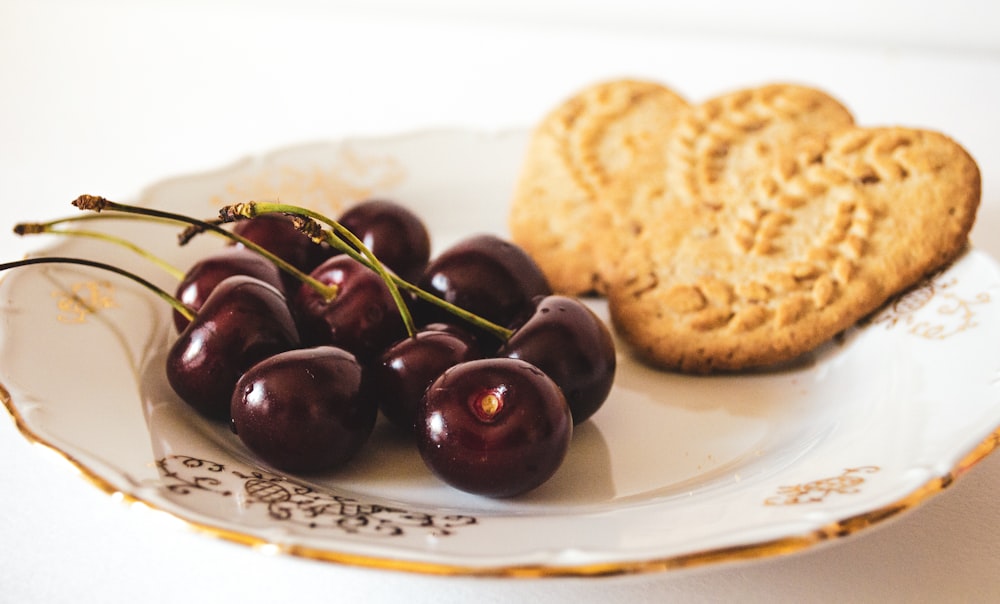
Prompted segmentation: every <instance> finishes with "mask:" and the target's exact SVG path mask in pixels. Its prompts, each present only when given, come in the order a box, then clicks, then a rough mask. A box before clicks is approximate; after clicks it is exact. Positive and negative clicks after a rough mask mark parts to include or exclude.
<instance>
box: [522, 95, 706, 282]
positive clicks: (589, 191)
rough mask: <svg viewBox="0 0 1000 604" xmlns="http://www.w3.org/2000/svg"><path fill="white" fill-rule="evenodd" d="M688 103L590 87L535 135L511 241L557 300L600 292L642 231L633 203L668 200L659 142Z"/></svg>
mask: <svg viewBox="0 0 1000 604" xmlns="http://www.w3.org/2000/svg"><path fill="white" fill-rule="evenodd" d="M686 107H687V102H686V101H685V100H684V99H682V98H681V97H680V96H679V95H677V94H676V93H674V92H673V91H671V90H669V89H668V88H665V87H664V86H661V85H659V84H655V83H651V82H641V81H633V80H621V81H614V82H607V83H602V84H598V85H595V86H591V87H589V88H587V89H585V90H583V91H581V92H580V93H579V94H577V95H575V96H573V97H572V98H570V99H569V100H567V101H566V102H565V103H563V104H562V105H560V106H559V107H558V108H556V110H555V111H553V112H552V113H550V114H549V115H548V116H546V118H545V119H544V120H543V121H542V122H541V124H540V125H539V126H538V128H537V129H536V130H535V132H534V134H533V136H532V139H531V142H530V145H529V148H528V150H527V154H526V158H525V163H524V169H523V172H522V176H521V179H520V181H519V183H518V186H517V191H516V192H515V196H514V201H513V205H512V209H511V214H510V230H511V236H512V238H513V240H514V241H515V242H516V243H518V244H519V245H520V246H522V247H523V248H525V249H526V250H527V251H528V252H529V253H530V254H531V255H532V256H533V257H534V258H535V260H536V261H537V262H538V263H539V265H540V266H541V267H542V269H543V270H544V271H545V273H546V276H547V277H548V279H549V281H550V283H551V284H552V286H553V288H554V289H555V290H556V291H559V292H561V293H567V294H581V293H590V292H600V293H603V292H604V291H606V289H607V286H606V284H607V282H608V281H609V279H610V275H611V274H612V272H613V271H614V267H615V265H616V260H617V258H618V257H619V255H620V254H619V250H620V249H621V246H623V245H626V244H627V240H628V239H630V238H631V237H632V235H633V233H634V232H635V231H636V230H637V229H638V228H639V226H640V225H639V224H637V223H636V222H635V220H634V219H632V217H631V216H632V214H631V211H630V207H631V205H632V202H633V198H634V197H635V196H640V197H642V196H653V197H655V196H659V195H661V194H662V191H663V178H662V172H663V169H662V161H663V154H662V153H661V152H660V147H661V145H662V141H663V140H664V139H665V137H666V135H667V132H668V131H669V130H670V128H671V125H672V122H673V117H674V115H675V114H676V113H677V112H678V111H680V110H681V109H683V108H686Z"/></svg>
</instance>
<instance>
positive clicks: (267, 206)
mask: <svg viewBox="0 0 1000 604" xmlns="http://www.w3.org/2000/svg"><path fill="white" fill-rule="evenodd" d="M230 208H232V209H233V210H236V209H238V208H246V213H245V214H244V213H242V212H235V213H232V212H230V211H228V210H229V209H230ZM260 214H295V215H298V216H305V217H307V218H311V219H313V220H318V221H319V222H323V223H325V224H327V225H329V226H330V227H331V228H332V229H333V231H334V232H333V233H328V234H327V235H326V242H327V243H329V244H330V245H332V246H334V247H336V248H337V249H340V250H341V251H344V252H345V253H350V252H348V250H351V251H354V253H355V254H357V250H360V252H361V255H362V256H363V257H364V258H365V260H366V261H365V262H363V264H364V265H365V266H367V267H368V268H370V269H372V270H374V271H375V272H376V273H378V275H379V277H381V278H382V280H383V281H384V282H385V284H386V287H388V289H389V294H390V295H391V296H392V299H393V301H394V302H395V303H396V308H398V309H399V315H400V317H402V319H403V325H404V326H406V333H407V335H409V336H412V335H413V334H415V333H416V332H417V328H416V325H415V324H414V322H413V315H412V314H411V313H410V309H409V308H408V307H407V306H406V300H404V299H403V295H402V294H401V293H399V285H398V284H397V283H396V282H395V280H394V279H393V278H392V277H393V275H392V274H391V273H390V272H389V271H388V270H386V268H385V265H384V264H382V262H381V261H379V259H378V258H376V257H375V254H373V253H372V251H371V250H370V249H368V247H367V246H366V245H365V244H364V243H362V241H361V240H360V239H358V238H357V236H356V235H355V234H354V233H352V232H350V231H349V230H347V228H346V227H344V226H343V225H342V224H340V223H339V222H337V221H335V220H331V219H330V218H327V217H326V216H324V215H322V214H320V213H319V212H314V211H312V210H309V209H307V208H302V207H299V206H292V205H288V204H283V203H269V202H255V201H252V202H249V203H246V204H235V205H234V206H227V207H226V208H223V209H222V210H220V212H219V216H220V217H221V218H222V220H223V221H226V219H227V218H229V217H235V216H241V217H244V218H253V217H254V216H259V215H260ZM338 234H339V235H340V237H337V235H338ZM345 241H346V243H345ZM352 246H353V248H354V249H352ZM352 257H354V258H355V259H358V258H357V257H356V256H355V255H354V254H352Z"/></svg>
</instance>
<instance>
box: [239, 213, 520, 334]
mask: <svg viewBox="0 0 1000 604" xmlns="http://www.w3.org/2000/svg"><path fill="white" fill-rule="evenodd" d="M267 213H282V214H291V215H294V216H298V217H300V221H299V222H297V224H296V226H297V227H298V228H299V230H301V231H303V232H304V233H306V234H307V235H309V236H310V237H311V238H312V239H313V241H317V242H326V243H329V244H330V245H332V246H333V247H336V248H337V249H339V250H341V251H342V252H344V253H345V254H347V255H348V256H350V257H351V258H353V259H354V260H357V261H358V262H360V263H361V264H363V265H365V266H367V267H368V268H370V269H372V270H375V271H376V272H378V270H377V268H376V266H382V263H381V262H379V261H378V259H377V258H375V256H374V255H373V254H371V250H368V248H366V247H365V246H364V244H363V243H361V241H359V240H358V238H357V236H355V235H354V234H353V233H351V232H350V231H349V230H348V229H347V228H346V227H345V226H343V225H342V224H340V223H339V222H337V221H335V220H332V219H330V218H328V217H326V216H324V215H322V214H319V213H318V212H314V211H313V210H310V209H308V208H303V207H299V206H294V205H288V204H279V203H269V202H259V201H249V202H246V203H237V204H233V205H230V206H226V207H224V208H222V209H221V210H220V211H219V216H220V217H221V218H222V220H223V222H230V221H233V220H238V219H240V218H253V217H254V216H259V215H260V214H267ZM316 221H319V222H322V223H325V224H327V225H329V226H330V227H331V228H333V229H334V231H335V232H336V233H340V234H343V239H342V238H340V237H337V235H336V234H335V233H334V232H330V231H326V230H324V229H322V228H320V227H319V225H318V224H316ZM344 239H347V240H348V241H350V245H349V244H348V243H347V242H345V241H344ZM352 245H355V246H357V249H355V248H354V247H352ZM358 250H364V251H367V252H368V255H370V256H371V259H369V258H368V257H367V256H366V255H365V254H363V253H361V252H359V251H358ZM380 274H383V273H380ZM384 275H385V276H383V279H387V284H388V285H389V289H390V291H393V290H394V289H396V288H399V289H403V290H406V291H407V292H410V293H412V294H414V295H416V296H417V297H418V298H420V299H422V300H424V301H426V302H430V303H431V304H434V305H436V306H438V307H440V308H443V309H444V310H446V311H448V312H450V313H451V314H453V315H455V316H456V317H459V318H460V319H462V320H464V321H466V322H468V323H470V324H472V325H474V326H476V327H478V328H480V329H482V330H484V331H487V332H489V333H491V334H493V335H495V336H497V337H498V338H500V339H501V340H503V341H507V340H509V339H510V337H511V336H512V335H513V334H514V332H513V330H510V329H507V328H506V327H503V326H501V325H497V324H496V323H493V322H492V321H489V320H487V319H484V318H483V317H480V316H479V315H477V314H474V313H471V312H469V311H467V310H465V309H464V308H461V307H459V306H456V305H454V304H452V303H451V302H448V301H447V300H443V299H441V298H439V297H437V296H435V295H434V294H432V293H429V292H427V291H424V290H423V289H420V288H419V287H417V286H416V285H413V284H412V283H410V282H408V281H406V280H404V279H402V278H400V277H399V276H398V275H395V274H393V273H390V272H388V271H384ZM393 286H395V287H393ZM397 305H399V306H400V314H402V315H403V317H404V321H405V320H406V319H407V318H408V317H410V312H409V309H408V308H407V307H406V306H405V304H403V303H402V301H401V300H399V301H397ZM410 320H411V321H412V318H411V319H410ZM411 335H412V332H411Z"/></svg>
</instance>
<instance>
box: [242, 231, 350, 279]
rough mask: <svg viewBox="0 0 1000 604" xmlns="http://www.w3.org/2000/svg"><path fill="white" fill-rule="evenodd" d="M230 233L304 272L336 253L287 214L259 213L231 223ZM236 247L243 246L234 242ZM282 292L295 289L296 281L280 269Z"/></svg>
mask: <svg viewBox="0 0 1000 604" xmlns="http://www.w3.org/2000/svg"><path fill="white" fill-rule="evenodd" d="M233 232H234V233H236V234H237V235H240V236H242V237H244V238H246V239H249V240H250V241H252V242H253V243H256V244H257V245H259V246H261V247H262V248H264V249H266V250H267V251H269V252H271V253H272V254H274V255H275V256H277V257H279V258H281V259H282V260H284V261H285V262H287V263H289V264H291V265H292V266H294V267H295V268H297V269H299V270H300V271H302V272H304V273H310V272H312V270H313V269H315V268H316V267H317V266H319V265H320V264H321V263H322V262H323V261H324V260H326V259H327V258H329V257H331V256H333V255H335V254H337V253H338V252H337V251H336V250H334V249H333V248H331V247H330V246H329V245H326V244H319V243H315V242H314V241H313V240H312V239H310V238H309V237H308V236H307V235H306V234H305V233H303V232H302V231H300V230H299V229H298V228H297V227H296V226H295V224H294V222H293V218H292V217H291V216H289V215H287V214H261V215H260V216H255V217H254V218H250V219H247V220H240V221H238V222H236V223H235V224H234V225H233ZM234 245H235V247H238V248H240V247H243V244H242V243H235V244H234ZM281 277H282V279H283V281H284V283H285V291H287V292H293V291H295V290H296V289H298V286H299V281H298V279H296V278H295V277H294V276H293V275H291V274H289V273H286V272H285V271H281Z"/></svg>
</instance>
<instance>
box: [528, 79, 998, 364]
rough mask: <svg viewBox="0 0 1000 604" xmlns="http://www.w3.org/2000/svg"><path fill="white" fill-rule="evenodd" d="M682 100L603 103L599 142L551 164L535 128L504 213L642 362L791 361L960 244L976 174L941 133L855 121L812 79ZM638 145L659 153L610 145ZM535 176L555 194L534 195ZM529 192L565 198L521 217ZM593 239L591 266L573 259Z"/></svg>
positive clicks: (540, 201) (559, 281)
mask: <svg viewBox="0 0 1000 604" xmlns="http://www.w3.org/2000/svg"><path fill="white" fill-rule="evenodd" d="M635 85H636V84H635V83H634V82H627V83H625V84H622V86H623V87H624V88H625V89H628V90H633V89H634V86H635ZM607 87H611V88H614V87H615V84H613V83H608V84H604V85H602V88H607ZM651 94H662V92H656V93H651ZM623 96H624V97H626V98H632V99H635V98H639V97H635V96H634V95H633V96H631V97H629V95H628V94H624V95H623ZM640 97H641V95H640ZM676 99H677V101H676V102H672V103H670V106H669V108H666V104H664V103H658V104H655V106H656V108H657V109H656V110H654V109H652V108H651V107H648V106H647V107H645V108H644V109H643V111H642V112H641V113H643V115H645V114H646V113H655V111H661V114H659V115H656V116H655V117H654V118H652V120H653V125H652V126H650V125H646V124H645V122H644V120H645V118H642V119H640V118H639V117H638V116H639V113H640V112H635V111H630V110H620V111H618V112H610V111H608V112H604V113H601V116H602V117H601V119H599V120H597V121H598V122H601V123H602V125H601V126H600V127H594V128H596V130H597V131H599V132H601V133H602V134H601V135H599V136H590V137H589V138H588V137H579V136H576V137H574V136H571V135H569V134H563V135H562V136H561V138H560V141H561V143H560V144H559V145H556V144H555V143H554V142H553V141H554V140H555V139H554V138H551V137H548V138H549V139H550V140H549V143H548V145H549V146H548V147H547V148H548V149H549V151H552V152H555V151H558V153H554V154H552V155H548V156H546V157H547V159H546V160H545V161H540V160H539V156H538V155H537V153H538V152H539V151H541V149H539V147H538V146H537V145H538V144H539V143H538V138H539V136H542V135H540V134H536V137H535V142H534V144H533V146H532V148H531V149H530V150H529V154H528V157H527V167H526V169H525V172H524V176H523V178H522V182H521V184H520V185H519V190H518V191H519V192H518V195H519V196H518V197H517V198H516V199H515V201H514V204H513V209H512V213H511V221H512V231H513V233H514V236H515V239H516V240H517V241H518V242H519V243H521V244H522V245H524V246H525V247H526V248H527V249H528V250H529V252H531V253H533V254H536V257H538V258H539V262H540V264H541V266H542V267H543V270H546V272H547V273H549V274H550V275H554V276H553V278H552V281H553V284H554V286H555V287H557V288H559V289H563V290H564V291H570V292H574V293H581V292H583V291H588V290H589V291H596V292H598V293H602V294H606V295H607V297H608V301H609V306H610V309H611V316H612V321H613V323H614V324H615V327H616V329H617V330H618V331H619V333H620V335H622V336H623V337H624V338H625V340H626V341H627V342H629V343H630V344H631V345H632V346H633V348H634V349H635V350H636V351H637V352H638V353H639V354H640V355H641V356H643V357H644V358H645V359H646V360H648V361H649V362H650V363H652V364H654V365H657V366H660V367H663V368H667V369H674V370H680V371H685V372H693V373H707V372H714V371H736V370H741V369H748V368H753V367H761V366H767V365H773V364H776V363H781V362H785V361H789V360H792V359H794V358H796V357H798V356H800V355H802V354H804V353H806V352H808V351H810V350H813V349H815V348H816V347H818V346H819V345H821V344H823V343H824V342H826V341H828V340H829V339H831V338H832V337H833V336H834V335H836V334H837V333H839V332H841V331H843V330H845V329H847V328H849V327H850V326H852V325H854V324H855V323H856V322H857V321H858V320H860V319H862V318H863V317H865V316H866V315H868V314H869V313H871V312H872V311H874V310H875V309H877V308H878V307H879V306H880V305H882V304H883V303H884V302H885V301H886V300H888V299H889V298H890V297H891V296H893V295H895V294H897V293H899V292H901V291H902V290H904V289H906V288H907V287H909V286H911V285H913V284H915V283H916V282H917V281H919V280H920V279H921V278H923V277H924V276H926V275H928V274H930V273H933V272H934V271H936V270H938V269H940V268H941V267H943V266H944V265H946V264H947V263H949V262H951V261H953V260H954V259H955V258H956V257H957V256H958V255H959V254H960V253H961V252H962V251H963V250H964V249H965V247H966V245H967V241H968V233H969V230H970V229H971V227H972V224H973V221H974V219H975V214H976V210H977V208H978V205H979V198H980V174H979V170H978V167H977V166H976V163H975V161H974V160H973V159H972V158H971V157H970V156H969V154H968V153H967V152H966V151H965V150H964V149H963V148H962V147H961V146H960V145H958V144H957V143H955V142H954V141H952V140H951V139H949V138H948V137H946V136H944V135H942V134H939V133H936V132H931V131H927V130H916V129H909V128H898V127H887V128H861V127H857V126H855V125H854V123H853V119H852V117H851V115H850V113H849V112H848V111H847V110H846V109H845V108H844V107H843V106H842V105H841V104H840V103H839V102H838V101H837V100H836V99H834V98H832V97H830V96H829V95H827V94H825V93H823V92H820V91H818V90H815V89H812V88H808V87H802V86H793V85H785V84H773V85H768V86H763V87H760V88H755V89H750V90H741V91H737V92H733V93H730V94H726V95H723V96H720V97H717V98H715V99H712V100H709V101H708V102H706V103H703V104H701V105H697V106H690V105H687V104H685V103H682V102H680V100H679V99H680V97H679V96H678V97H676ZM630 102H635V101H634V100H633V101H630ZM620 103H622V104H624V105H625V106H630V105H629V102H625V101H620ZM568 105H573V101H571V102H569V103H567V106H568ZM576 106H579V104H578V103H577V105H576ZM562 109H564V110H565V109H566V106H564V107H563V108H562ZM558 113H559V112H558V111H557V112H556V113H554V114H552V115H557V114H558ZM623 116H625V117H623ZM548 119H552V117H551V116H550V118H548ZM577 119H579V118H577ZM595 119H596V118H595ZM571 123H576V121H573V122H571ZM547 127H551V126H546V125H545V123H543V125H542V126H541V128H540V130H539V132H542V131H543V130H544V129H545V128H547ZM592 127H593V126H592ZM630 132H634V134H632V135H630V134H629V133H630ZM609 133H614V134H613V135H611V134H609ZM609 137H610V138H609ZM543 138H546V137H544V136H543ZM633 139H637V140H642V141H643V142H642V144H641V145H637V146H636V149H637V150H638V149H641V152H642V153H644V154H650V155H652V156H654V157H653V158H646V157H639V156H638V155H634V156H631V157H632V158H633V159H634V161H632V162H631V163H630V161H628V160H627V159H623V158H622V157H620V156H619V155H620V154H619V155H616V154H615V153H611V152H610V151H608V150H605V149H602V145H604V146H607V145H612V146H618V145H621V144H622V143H621V141H628V140H633ZM570 141H572V142H570ZM594 141H598V144H597V146H596V147H594V146H592V145H591V143H593V142H594ZM614 141H618V142H614ZM637 153H638V151H637ZM582 158H587V162H589V165H590V166H591V167H590V168H589V169H588V170H584V171H581V170H580V168H578V167H577V166H579V165H582V164H581V162H582ZM608 162H614V163H611V164H610V165H609V164H608ZM565 174H573V175H575V176H573V177H571V178H569V179H566V178H565V176H564V175H565ZM583 174H588V175H591V176H588V177H587V179H588V180H586V182H588V183H590V184H589V185H588V186H589V189H586V190H585V189H584V188H583V187H582V186H581V185H580V184H579V179H581V178H583V176H581V175H583ZM593 175H601V176H600V178H596V179H595V178H594V177H593ZM622 175H624V177H622ZM543 176H545V177H547V178H552V179H554V180H556V181H560V183H561V184H558V185H555V184H553V185H548V186H543V185H541V184H537V183H536V184H534V185H532V182H535V181H537V180H538V179H540V178H542V177H543ZM543 180H544V179H543ZM533 187H534V189H532V188H533ZM530 190H534V191H536V193H537V192H538V191H541V190H544V191H545V192H546V193H548V194H551V193H552V192H555V191H560V192H564V193H567V194H568V193H570V192H572V195H571V196H570V195H567V196H555V197H552V196H551V195H550V196H549V197H545V196H539V195H537V194H536V195H535V196H534V198H533V199H531V202H530V203H531V208H530V211H529V209H528V208H525V207H524V203H525V199H528V198H531V197H532V196H531V195H527V196H526V195H525V193H524V192H525V191H530ZM579 208H583V209H579ZM515 225H517V227H516V228H515ZM529 225H530V226H531V227H532V228H533V229H534V230H535V234H534V235H531V236H530V240H527V241H526V240H525V236H524V232H525V231H526V230H528V228H529ZM605 231H609V232H611V233H612V234H611V236H609V237H608V238H607V239H606V240H605V239H604V233H605ZM565 232H572V233H573V236H572V237H566V236H564V235H563V233H565ZM540 242H544V245H542V246H541V248H542V249H539V244H540ZM589 242H593V246H594V247H593V248H592V251H591V254H592V255H591V257H588V256H587V255H586V254H580V253H576V251H575V249H574V248H582V247H584V246H585V245H586V244H588V243H589ZM593 255H599V256H600V257H601V258H595V257H593ZM570 257H572V258H570ZM550 271H551V272H550ZM564 272H565V273H570V272H576V274H575V275H573V276H570V275H568V274H567V276H566V277H565V278H563V277H562V274H563V273H564Z"/></svg>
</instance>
